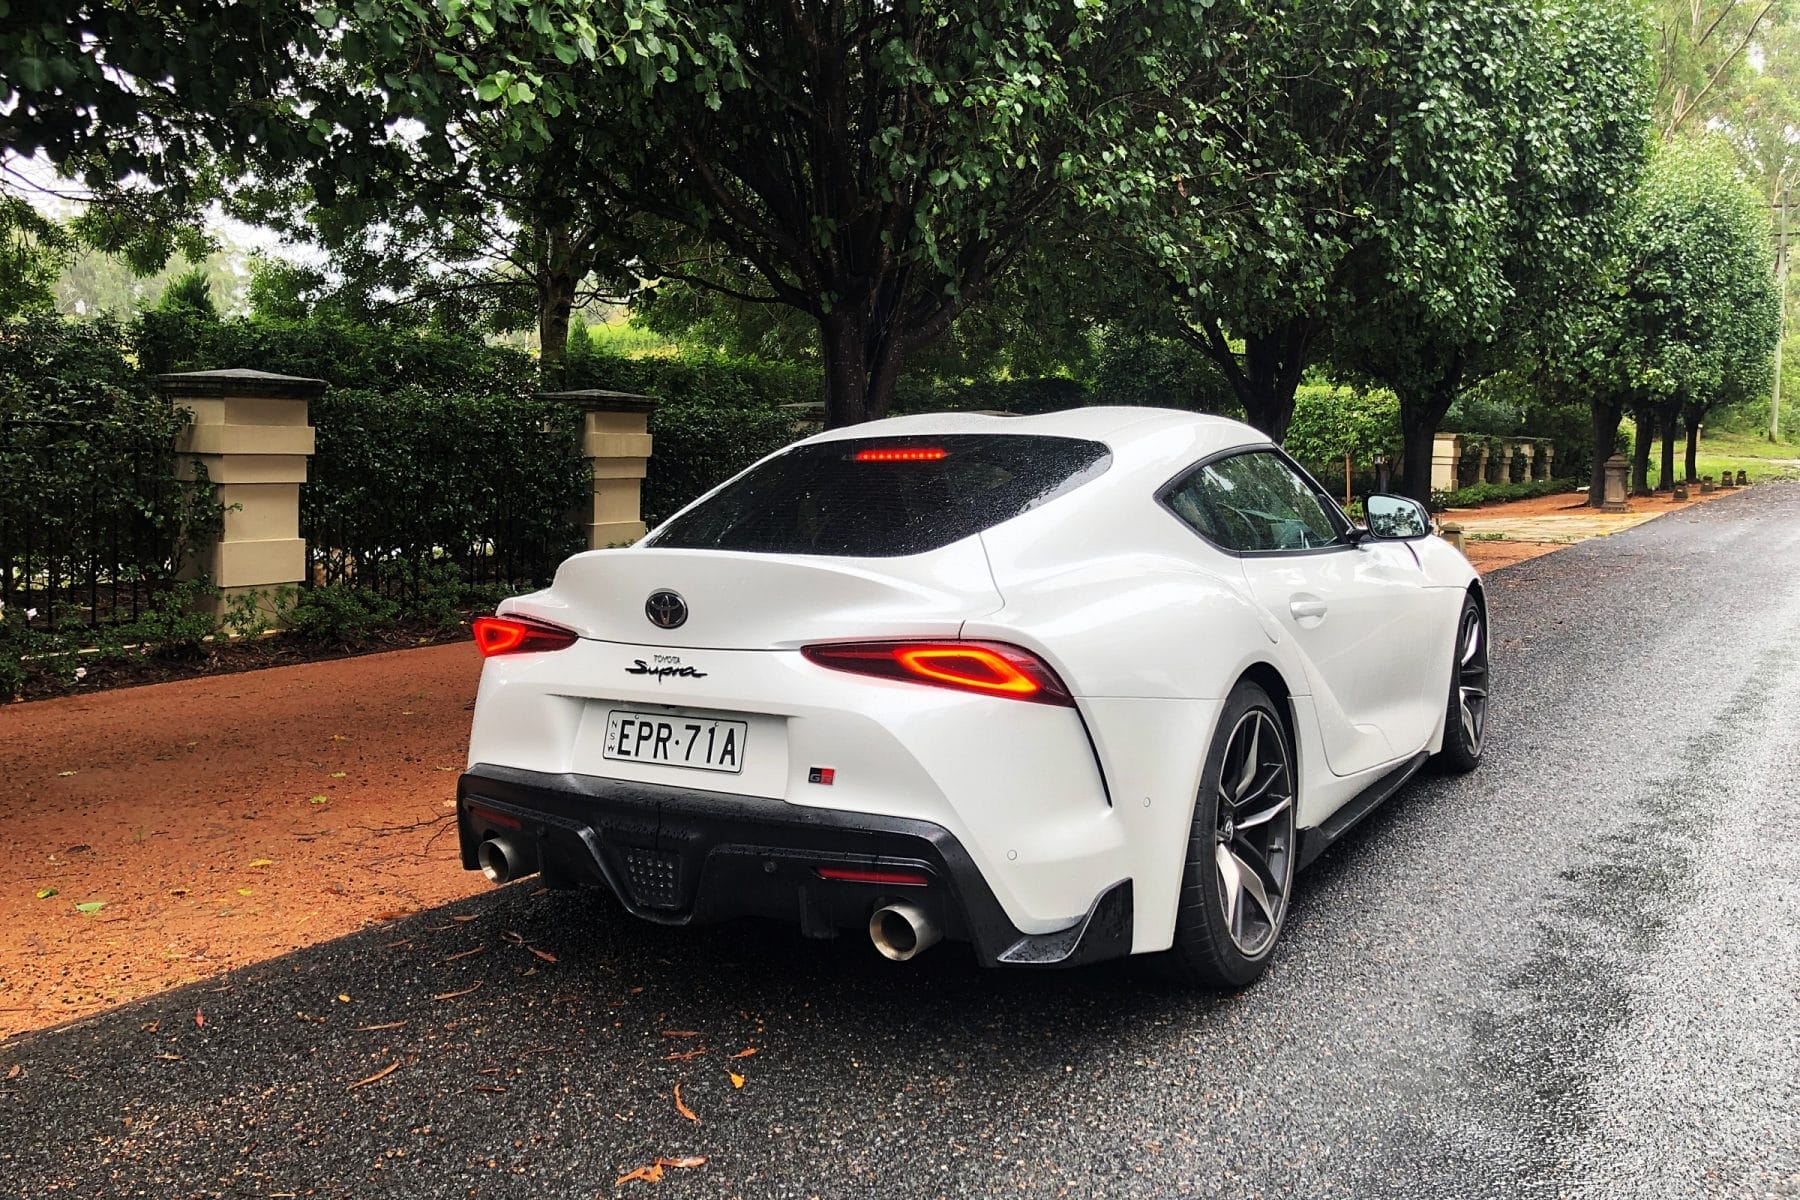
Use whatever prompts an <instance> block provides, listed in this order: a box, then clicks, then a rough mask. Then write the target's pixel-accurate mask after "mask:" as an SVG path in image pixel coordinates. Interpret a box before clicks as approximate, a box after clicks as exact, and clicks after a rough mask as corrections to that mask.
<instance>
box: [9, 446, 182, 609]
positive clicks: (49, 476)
mask: <svg viewBox="0 0 1800 1200" xmlns="http://www.w3.org/2000/svg"><path fill="white" fill-rule="evenodd" d="M208 490H209V489H207V487H206V484H205V481H204V479H201V480H200V481H199V482H193V481H185V480H182V479H179V478H177V476H176V470H175V450H174V445H173V443H172V441H171V439H170V427H169V425H168V424H167V423H166V422H163V423H158V424H157V425H156V426H155V427H152V428H145V427H141V426H134V425H133V424H132V423H130V422H124V421H116V420H102V421H75V420H58V419H37V418H31V417H19V416H0V603H4V605H5V607H6V614H7V616H8V618H9V619H11V620H15V621H23V622H24V623H25V624H26V625H27V626H28V627H30V628H34V629H40V630H43V631H45V632H54V631H56V630H57V629H59V628H61V629H64V630H67V629H71V628H81V627H89V628H91V627H98V626H103V625H118V624H125V623H128V622H131V621H136V620H138V619H139V618H140V617H142V616H143V615H144V614H145V613H146V612H147V611H148V610H149V609H151V608H152V607H153V606H154V605H155V603H156V601H157V599H158V597H159V596H160V595H161V593H162V592H163V591H164V590H166V589H167V588H169V587H171V586H173V584H174V582H175V580H176V577H177V573H178V571H179V569H180V567H181V565H182V562H181V560H182V556H183V553H184V548H185V544H186V541H187V538H188V537H189V536H190V535H192V534H194V533H198V532H200V531H198V530H194V529H191V528H188V527H189V526H191V525H192V523H193V522H194V521H195V520H196V518H197V517H198V516H200V514H201V512H202V509H201V506H200V505H198V504H197V503H196V502H197V501H198V500H199V499H200V498H201V493H203V492H206V491H208Z"/></svg>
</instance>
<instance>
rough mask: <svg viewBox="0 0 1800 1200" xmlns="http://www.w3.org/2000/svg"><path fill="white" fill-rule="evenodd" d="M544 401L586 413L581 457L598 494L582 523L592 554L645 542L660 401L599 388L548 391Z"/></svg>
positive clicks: (584, 512) (587, 503)
mask: <svg viewBox="0 0 1800 1200" xmlns="http://www.w3.org/2000/svg"><path fill="white" fill-rule="evenodd" d="M539 398H540V399H543V400H552V401H555V402H556V403H559V404H569V405H573V406H574V407H576V408H578V409H579V410H580V411H581V453H582V457H583V458H585V459H587V462H588V468H589V471H590V477H591V478H592V479H593V492H592V495H591V497H590V498H589V499H588V500H587V501H585V502H584V503H583V504H582V506H581V508H580V510H579V516H578V518H577V521H578V523H579V524H580V525H581V527H582V529H583V530H584V531H585V532H586V533H587V544H588V549H590V550H603V549H605V548H606V547H608V546H617V545H621V544H624V543H627V542H635V541H637V540H638V539H639V538H641V537H643V536H644V521H643V516H642V512H643V510H642V503H643V484H644V475H645V472H646V470H647V467H648V464H649V459H650V433H649V422H650V414H651V413H652V412H654V411H655V410H656V401H655V400H653V399H651V398H650V397H648V396H634V395H632V394H631V393H629V392H609V391H603V390H601V389H599V388H588V389H584V390H581V391H574V392H545V393H543V394H542V395H541V396H540V397H539Z"/></svg>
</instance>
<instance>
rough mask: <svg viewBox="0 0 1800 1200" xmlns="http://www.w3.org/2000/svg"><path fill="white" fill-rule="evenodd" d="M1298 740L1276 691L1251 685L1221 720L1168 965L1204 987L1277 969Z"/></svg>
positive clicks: (1291, 861) (1243, 686)
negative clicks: (1273, 965)
mask: <svg viewBox="0 0 1800 1200" xmlns="http://www.w3.org/2000/svg"><path fill="white" fill-rule="evenodd" d="M1296 780H1297V775H1296V772H1295V760H1294V746H1293V740H1292V738H1291V737H1290V736H1289V734H1288V729H1287V723H1286V722H1285V721H1284V720H1283V718H1282V714H1281V712H1280V711H1279V710H1278V709H1277V708H1276V706H1275V702H1274V701H1273V700H1271V699H1270V698H1269V694H1268V693H1267V692H1265V691H1264V690H1263V689H1262V688H1260V687H1258V686H1257V685H1256V684H1254V683H1252V682H1250V681H1248V680H1244V681H1242V682H1240V683H1239V684H1238V685H1237V686H1236V687H1235V688H1233V689H1232V692H1231V695H1230V696H1229V697H1227V698H1226V701H1225V706H1224V708H1223V710H1222V711H1221V712H1220V714H1219V723H1218V726H1217V728H1216V729H1215V730H1214V732H1213V739H1212V745H1211V746H1210V747H1209V748H1208V750H1207V755H1206V766H1205V769H1204V771H1203V772H1202V773H1201V776H1200V794H1199V795H1198V796H1197V797H1196V798H1195V801H1194V818H1193V823H1192V826H1191V828H1190V832H1189V836H1188V845H1187V862H1186V864H1185V866H1184V867H1183V870H1182V876H1181V898H1180V906H1179V908H1178V909H1177V910H1176V914H1175V941H1174V944H1173V945H1172V946H1171V947H1170V949H1169V951H1168V953H1167V954H1165V955H1163V965H1164V967H1165V968H1166V971H1167V973H1168V974H1169V975H1171V976H1172V977H1174V978H1175V979H1177V980H1179V981H1180V982H1182V983H1186V984H1189V985H1192V986H1196V987H1207V988H1219V989H1236V988H1242V987H1248V986H1249V985H1250V984H1252V983H1254V982H1256V980H1257V979H1258V978H1260V977H1261V975H1262V973H1263V971H1264V969H1265V968H1267V966H1268V964H1269V957H1270V955H1271V954H1272V952H1273V951H1274V949H1275V943H1276V941H1277V940H1278V939H1279V938H1280V936H1281V928H1282V925H1283V923H1284V921H1285V918H1286V916H1287V908H1288V896H1289V894H1290V893H1291V891H1292V889H1293V883H1294V869H1295V865H1296V859H1295V855H1296V852H1297V851H1298V848H1299V847H1298V838H1297V834H1298V831H1297V829H1296V827H1295V822H1294V808H1295V799H1296V795H1295V784H1296Z"/></svg>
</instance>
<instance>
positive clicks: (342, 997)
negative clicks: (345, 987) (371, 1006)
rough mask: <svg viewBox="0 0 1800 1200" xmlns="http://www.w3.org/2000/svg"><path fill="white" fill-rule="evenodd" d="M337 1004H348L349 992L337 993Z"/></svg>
mask: <svg viewBox="0 0 1800 1200" xmlns="http://www.w3.org/2000/svg"><path fill="white" fill-rule="evenodd" d="M338 1003H339V1004H348V1003H350V993H349V992H339V993H338Z"/></svg>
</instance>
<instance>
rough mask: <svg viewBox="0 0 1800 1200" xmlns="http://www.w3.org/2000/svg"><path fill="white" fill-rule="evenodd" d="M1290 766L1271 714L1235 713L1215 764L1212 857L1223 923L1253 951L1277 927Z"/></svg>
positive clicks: (1288, 875) (1282, 900)
mask: <svg viewBox="0 0 1800 1200" xmlns="http://www.w3.org/2000/svg"><path fill="white" fill-rule="evenodd" d="M1293 850H1294V769H1293V761H1292V756H1291V753H1290V751H1289V749H1288V743H1287V737H1286V736H1285V735H1284V734H1283V733H1282V730H1281V726H1280V724H1279V723H1278V722H1277V721H1276V720H1275V718H1274V716H1273V715H1272V714H1271V713H1269V712H1268V710H1266V709H1263V708H1253V709H1251V710H1250V711H1249V712H1247V713H1245V714H1244V715H1243V716H1242V717H1240V718H1239V719H1238V723H1237V725H1236V726H1234V727H1233V728H1232V731H1231V738H1230V740H1229V741H1228V742H1227V743H1226V746H1225V757H1224V761H1223V764H1222V766H1221V769H1220V772H1219V794H1218V812H1217V824H1216V828H1215V830H1214V838H1213V860H1214V863H1215V864H1216V867H1217V874H1218V882H1219V900H1220V902H1221V905H1222V912H1223V913H1224V917H1225V928H1226V931H1227V932H1228V933H1229V934H1230V935H1231V941H1232V944H1233V945H1235V946H1236V947H1237V949H1238V952H1239V953H1241V954H1243V955H1244V956H1246V957H1248V958H1255V957H1257V956H1259V955H1261V954H1262V953H1263V952H1264V951H1266V950H1267V949H1268V948H1269V947H1270V945H1271V944H1273V942H1274V941H1275V935H1276V934H1277V933H1279V932H1280V931H1281V921H1282V918H1283V916H1284V915H1285V914H1286V912H1287V900H1288V889H1289V886H1290V884H1291V883H1292V882H1293V876H1294V854H1293Z"/></svg>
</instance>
